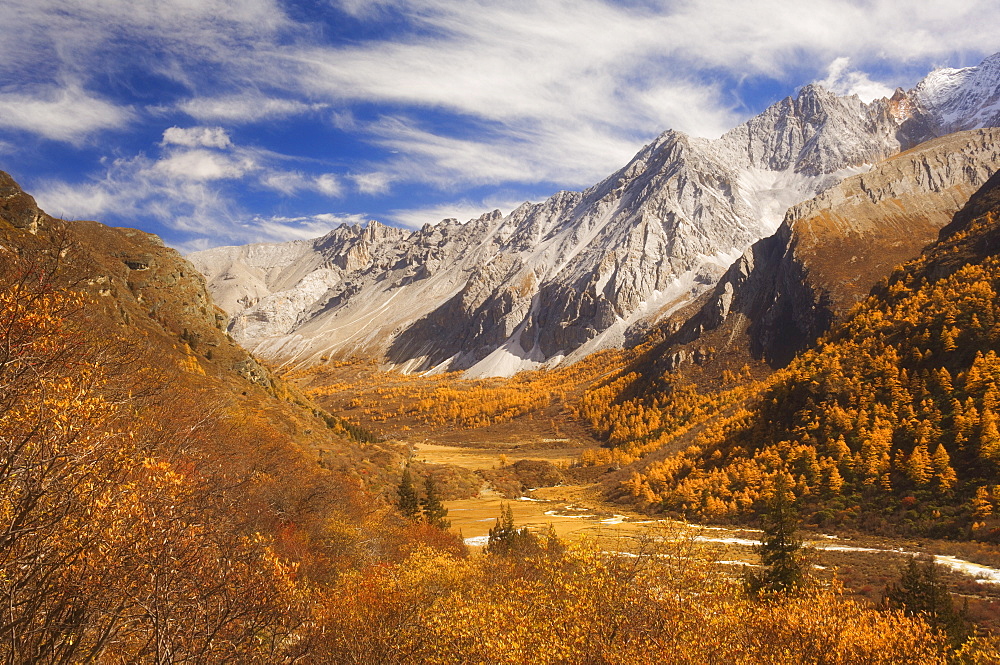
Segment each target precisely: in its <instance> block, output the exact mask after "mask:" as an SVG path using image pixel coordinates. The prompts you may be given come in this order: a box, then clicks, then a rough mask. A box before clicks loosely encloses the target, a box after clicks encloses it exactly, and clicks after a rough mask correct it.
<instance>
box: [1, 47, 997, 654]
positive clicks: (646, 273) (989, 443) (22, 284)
mask: <svg viewBox="0 0 1000 665" xmlns="http://www.w3.org/2000/svg"><path fill="white" fill-rule="evenodd" d="M0 301H2V305H0V386H2V388H3V390H2V391H0V446H2V457H0V599H2V600H3V607H4V610H3V612H0V659H3V660H4V662H9V663H18V664H20V663H34V662H46V663H48V662H52V663H55V662H61V663H115V662H136V663H145V662H149V663H174V662H178V663H180V662H188V663H227V662H228V663H232V662H239V663H289V664H291V663H345V662H353V663H414V662H426V663H451V662H503V663H536V662H552V663H555V662H572V663H622V664H626V663H654V662H678V663H706V662H726V663H728V662H733V663H759V662H774V663H789V664H791V663H800V662H831V663H845V664H846V663H856V662H872V663H980V662H998V659H1000V584H998V583H1000V360H998V353H1000V54H997V55H994V56H991V57H990V58H987V59H986V60H984V61H983V62H982V63H981V64H980V65H978V66H976V67H969V68H965V69H961V70H952V69H944V70H937V71H935V72H932V73H931V74H929V75H928V76H927V77H925V78H924V79H923V80H922V81H921V82H920V83H919V84H918V85H916V86H915V87H914V88H913V89H912V90H909V91H903V90H897V91H896V92H895V94H893V95H892V96H891V97H887V98H882V99H878V100H875V101H873V102H871V103H864V102H862V101H861V100H860V99H858V98H857V97H856V96H849V97H843V96H837V95H835V94H833V93H831V92H828V91H826V90H824V89H823V88H822V87H821V86H819V85H809V86H806V87H804V88H802V89H801V90H800V91H798V93H797V94H796V96H795V97H787V98H785V99H784V100H782V101H780V102H778V103H776V104H774V105H772V106H770V107H769V108H768V109H767V110H765V111H764V112H763V113H761V114H760V115H758V116H756V117H754V118H751V119H749V120H748V121H746V122H744V123H743V124H741V125H739V126H737V127H735V128H733V129H732V130H730V131H729V132H726V133H725V134H723V135H722V136H721V137H720V138H718V139H713V140H709V139H702V138H696V137H690V136H687V135H685V134H682V133H680V132H675V131H667V132H664V133H663V134H661V135H660V136H659V137H657V138H656V139H655V140H654V141H652V142H651V143H650V144H648V145H647V146H645V147H644V148H643V149H642V150H640V151H639V153H638V154H636V156H635V157H634V158H633V159H632V160H631V161H630V162H629V163H628V164H627V165H626V166H625V167H623V168H622V169H620V170H619V171H617V172H616V173H614V174H612V175H610V176H608V177H607V178H606V179H605V180H603V181H602V182H600V183H598V184H596V185H594V186H593V187H590V188H588V189H586V190H584V191H582V192H568V191H564V192H559V193H557V194H555V195H553V196H551V197H550V198H548V199H547V200H545V201H544V202H541V203H531V202H527V203H524V204H522V205H521V206H519V207H517V208H516V209H514V210H513V211H512V212H510V213H509V214H506V215H505V214H503V213H502V212H500V211H499V210H497V211H493V212H490V213H486V214H484V215H482V216H480V217H478V218H476V219H473V220H470V221H468V222H465V223H461V222H459V221H458V220H455V219H446V220H443V221H441V222H440V223H438V224H427V225H425V226H423V227H422V228H420V229H417V230H412V231H411V230H404V229H399V228H394V227H390V226H386V225H383V224H381V223H379V222H377V221H370V222H368V223H367V224H365V225H363V226H357V225H347V224H345V225H341V226H339V227H337V228H335V229H333V230H331V231H330V232H329V233H327V234H326V235H324V236H322V237H320V238H316V239H314V240H299V241H294V242H287V243H272V244H251V245H245V246H235V247H218V248H214V249H209V250H204V251H200V252H196V253H193V254H191V255H189V256H188V257H182V256H181V255H180V254H179V253H178V252H176V251H175V250H173V249H170V248H168V247H166V246H164V245H163V243H162V242H160V241H159V239H158V238H157V237H156V236H153V235H151V234H147V233H144V232H142V231H137V230H133V229H126V228H112V227H108V226H105V225H103V224H100V223H99V222H88V221H64V220H60V219H57V218H54V217H51V216H49V215H47V214H45V213H44V212H43V211H42V210H40V209H39V207H38V205H37V204H36V202H35V200H34V199H33V198H32V197H31V196H30V195H29V194H28V193H26V192H24V191H23V190H22V189H21V188H20V186H19V185H18V184H17V183H16V182H15V181H14V179H13V178H11V177H10V176H9V175H8V174H6V173H3V172H0ZM776 523H777V527H775V524H776ZM776 529H777V532H778V533H779V535H781V537H784V536H787V537H788V540H787V542H786V543H785V545H784V546H787V552H786V555H787V556H786V557H785V558H784V559H781V560H779V562H778V564H773V562H772V563H769V561H768V559H767V558H766V557H767V555H768V547H769V543H770V544H771V545H773V543H774V538H775V532H776ZM782 529H784V530H785V531H782ZM796 530H798V531H799V533H800V534H804V537H805V538H806V540H808V542H809V543H810V545H811V549H804V550H802V549H799V547H798V540H797V538H798V537H797V536H795V532H796ZM918 560H919V566H927V568H926V570H929V571H931V572H927V573H923V574H925V575H927V576H929V577H928V579H929V581H927V580H925V582H926V584H925V586H924V587H921V588H922V589H923V591H921V593H924V594H925V595H927V594H932V595H933V597H934V598H935V599H937V600H936V601H935V602H937V601H940V603H941V605H940V612H939V613H929V612H926V611H920V610H919V609H915V606H914V605H913V603H915V602H916V601H914V597H915V596H916V595H917V592H915V591H913V589H911V588H909V587H907V584H909V583H911V582H913V576H914V575H916V574H917V573H915V572H913V571H917V570H918V568H917V567H918ZM783 565H784V566H788V567H791V568H794V570H795V571H796V572H797V573H798V574H799V575H800V576H801V579H800V580H799V581H793V582H789V583H788V584H786V585H785V586H781V587H780V588H775V589H771V590H761V589H759V588H757V589H755V588H754V587H753V580H755V579H758V580H759V579H762V578H761V577H759V576H760V575H765V576H766V574H769V573H770V572H773V571H774V570H779V569H780V568H781V566H783ZM934 565H937V567H936V568H935V567H934ZM907 566H910V568H907ZM908 570H909V571H910V573H908V572H907V571H908ZM937 570H940V571H941V572H939V573H935V572H934V571H937ZM908 574H909V575H910V577H909V578H908V577H907V575H908ZM935 575H939V577H935ZM901 589H903V590H904V591H905V590H909V591H911V592H913V594H914V595H911V596H908V597H907V600H906V602H903V603H902V604H901V605H898V604H897V605H894V604H893V602H895V601H893V600H892V598H893V597H895V596H894V594H895V595H898V594H900V593H902V592H901V591H900V590H901ZM949 592H950V593H951V594H954V595H955V596H956V605H955V606H954V607H953V605H952V603H953V601H952V599H951V595H949ZM945 599H946V600H945ZM907 603H910V604H907ZM945 606H947V608H949V609H948V610H947V612H946V611H945ZM957 607H964V609H961V610H959V609H957ZM935 612H937V611H935Z"/></svg>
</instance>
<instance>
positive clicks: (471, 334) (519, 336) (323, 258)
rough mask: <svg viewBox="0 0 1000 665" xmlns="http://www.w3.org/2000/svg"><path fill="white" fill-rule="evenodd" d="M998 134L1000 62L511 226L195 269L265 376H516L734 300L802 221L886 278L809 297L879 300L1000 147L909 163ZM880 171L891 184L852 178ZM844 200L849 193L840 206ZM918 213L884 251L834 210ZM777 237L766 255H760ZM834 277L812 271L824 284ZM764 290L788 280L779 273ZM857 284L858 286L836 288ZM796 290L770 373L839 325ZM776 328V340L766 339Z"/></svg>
mask: <svg viewBox="0 0 1000 665" xmlns="http://www.w3.org/2000/svg"><path fill="white" fill-rule="evenodd" d="M998 125H1000V54H997V55H994V56H991V57H990V58H987V59H986V60H984V61H983V62H982V63H981V64H980V65H978V66H976V67H969V68H964V69H940V70H936V71H934V72H932V73H930V74H929V75H928V76H927V77H925V78H924V79H923V80H922V81H921V82H920V83H918V84H917V85H916V86H915V87H914V88H913V89H911V90H909V91H904V90H902V89H899V90H897V91H896V92H895V94H893V95H892V97H889V98H882V99H878V100H875V101H873V102H871V103H864V102H862V101H861V100H860V99H859V98H858V97H856V96H837V95H835V94H833V93H831V92H829V91H827V90H824V89H823V88H822V87H820V86H818V85H808V86H805V87H804V88H802V89H801V90H800V91H799V92H798V94H797V96H796V97H794V98H792V97H787V98H785V99H783V100H781V101H780V102H778V103H776V104H774V105H772V106H771V107H769V108H768V109H767V110H765V111H764V112H763V113H761V114H760V115H758V116H756V117H753V118H751V119H750V120H748V121H746V122H745V123H743V124H741V125H739V126H737V127H735V128H733V129H732V130H730V131H729V132H727V133H725V134H724V135H723V136H721V137H720V138H718V139H714V140H709V139H703V138H695V137H690V136H687V135H684V134H682V133H680V132H675V131H667V132H664V133H663V134H661V135H660V136H659V137H657V138H656V140H655V141H653V142H652V143H650V144H649V145H647V146H645V147H644V148H643V149H642V150H640V151H639V153H638V154H637V155H636V156H635V157H634V158H633V159H632V160H631V161H630V162H629V163H628V164H627V165H626V166H625V167H623V168H622V169H621V170H619V171H617V172H616V173H614V174H612V175H611V176H609V177H608V178H606V179H605V180H603V181H602V182H600V183H598V184H596V185H594V186H593V187H591V188H589V189H587V190H585V191H583V192H559V193H557V194H555V195H553V196H552V197H550V198H549V199H548V200H546V201H544V202H541V203H524V204H522V205H521V206H520V207H518V208H517V209H515V210H513V211H512V212H511V213H509V214H507V215H504V214H502V213H501V212H500V211H493V212H490V213H487V214H484V215H482V216H481V217H479V218H477V219H474V220H470V221H468V222H464V223H463V222H459V221H458V220H455V219H446V220H443V221H441V222H440V223H437V224H427V225H425V226H424V227H423V228H421V229H419V230H415V231H406V230H402V229H397V228H391V227H388V226H384V225H382V224H380V223H378V222H375V221H372V222H369V223H368V224H367V225H366V226H364V227H359V226H348V225H342V226H340V227H339V228H336V229H334V230H333V231H331V232H330V233H328V234H327V235H325V236H323V237H322V238H318V239H316V240H312V241H295V242H290V243H277V244H257V245H247V246H242V247H221V248H215V249H211V250H206V251H203V252H197V253H194V254H192V255H190V256H189V257H188V258H189V259H190V260H191V261H192V263H194V265H195V266H196V267H197V268H198V269H199V270H200V271H202V272H203V273H204V274H205V276H206V278H207V279H208V285H209V288H210V290H211V292H212V294H213V296H214V297H215V300H216V302H218V303H219V305H220V306H221V307H222V308H223V309H225V310H226V311H227V312H228V313H229V315H230V316H231V322H230V324H229V331H230V333H231V334H232V335H233V337H234V338H235V339H236V340H237V341H239V342H240V343H241V344H243V345H244V346H246V347H247V348H249V349H250V350H252V351H253V352H255V353H256V354H258V355H260V356H262V357H264V358H267V359H269V360H272V361H275V362H279V363H284V364H290V365H293V366H306V365H311V364H318V363H321V362H324V361H325V360H328V359H331V358H335V357H340V356H362V357H368V358H373V359H376V360H378V361H379V362H380V363H382V364H383V365H384V366H387V367H394V368H398V369H401V370H403V371H444V370H449V371H452V370H465V372H466V375H467V376H492V375H510V374H513V373H515V372H517V371H520V370H522V369H529V368H535V367H540V366H552V365H554V364H557V363H559V362H565V361H573V360H576V359H579V358H581V357H583V356H584V355H586V354H587V353H590V352H592V351H595V350H599V349H601V348H608V347H615V346H621V345H624V344H626V343H628V342H629V341H630V340H634V339H638V338H640V337H641V336H642V335H643V334H644V332H645V331H646V330H648V329H649V328H650V327H651V326H652V325H653V324H655V323H656V322H657V321H661V320H663V319H665V318H666V317H668V316H669V315H670V314H674V313H677V312H680V311H688V310H690V309H691V307H692V306H693V303H694V302H695V300H696V299H697V298H698V297H699V296H702V297H704V295H703V294H706V293H707V292H709V291H710V290H711V289H712V288H713V287H715V286H716V284H717V283H718V282H719V279H720V278H722V277H724V276H725V280H724V284H723V286H722V287H721V288H722V289H723V290H724V289H726V288H727V287H726V286H725V284H729V285H730V287H729V288H732V286H733V284H734V283H735V282H734V280H735V281H740V280H741V279H743V281H746V279H749V276H750V274H751V273H753V266H752V265H751V264H754V265H756V263H759V262H760V261H762V260H763V259H764V258H765V255H767V256H771V255H772V254H774V255H778V254H780V255H782V256H792V257H793V259H794V256H801V255H805V254H809V253H810V252H811V250H809V249H808V245H809V242H812V240H810V241H808V242H807V241H802V240H801V238H800V237H799V236H796V238H795V239H792V236H790V235H789V233H790V231H791V229H792V227H793V226H794V224H793V221H794V219H797V218H808V220H810V221H804V222H800V223H799V226H800V227H801V229H802V230H803V231H804V230H805V229H806V228H810V229H814V230H816V229H820V228H822V229H823V234H825V236H826V238H827V240H824V241H821V242H820V244H823V243H828V244H830V243H832V244H833V245H838V244H839V247H840V249H842V250H844V257H845V258H846V260H848V261H851V260H852V258H851V257H854V259H855V260H858V257H861V258H860V260H861V261H862V263H864V262H866V261H867V260H868V259H867V258H866V257H870V256H871V255H872V250H873V249H877V250H878V251H877V255H878V257H879V259H880V260H882V262H883V264H884V267H883V268H881V269H877V268H871V269H869V268H870V267H866V268H864V270H863V271H862V272H859V273H857V274H853V275H851V276H849V277H846V278H845V277H844V275H841V274H839V273H838V270H834V271H833V272H830V271H829V270H828V271H827V274H826V275H825V276H819V277H818V279H820V281H821V282H822V281H823V280H826V282H824V283H825V286H822V287H821V290H822V291H823V294H826V295H823V294H821V293H818V292H815V289H814V290H813V291H814V292H813V294H812V296H810V297H812V298H813V299H814V300H815V299H816V298H819V300H822V299H823V298H824V297H826V298H829V299H831V302H837V303H841V304H843V303H846V302H847V301H849V300H850V299H851V298H852V297H856V296H858V294H863V293H864V292H866V291H867V288H868V287H870V286H871V282H870V281H869V280H870V279H871V278H872V277H877V276H878V273H879V270H882V271H885V270H888V268H889V267H891V265H892V264H893V263H894V262H896V261H898V260H901V259H903V258H906V257H907V256H908V255H912V253H914V252H916V251H918V250H919V247H920V246H921V243H925V242H927V241H929V240H930V239H932V238H931V235H930V231H931V230H932V229H934V228H937V227H940V226H941V225H943V224H944V223H946V221H947V219H948V218H949V216H950V215H951V214H953V213H954V212H955V211H956V210H957V209H958V208H959V207H961V205H962V204H963V203H964V200H965V199H966V198H967V197H968V196H969V195H970V194H971V193H972V192H973V191H974V190H975V189H977V188H978V187H979V186H981V185H982V184H983V182H985V180H986V179H987V178H988V177H989V175H990V174H991V173H992V172H993V171H995V170H996V168H997V164H996V151H995V150H994V149H993V148H992V146H993V145H995V138H996V137H995V136H994V135H993V134H992V133H980V134H973V135H969V137H968V138H967V139H963V140H966V141H967V142H968V149H965V148H962V149H960V150H958V152H957V153H953V149H954V148H955V146H952V145H949V144H936V145H937V146H938V150H939V152H938V153H934V154H932V153H930V152H928V149H929V148H925V147H921V148H920V149H919V150H917V152H916V153H914V154H910V153H909V152H908V151H911V150H913V149H914V148H916V147H917V146H919V145H921V144H923V143H924V142H926V141H929V140H932V139H938V138H940V137H944V136H948V135H951V134H954V133H955V132H960V131H966V130H971V129H978V128H983V127H994V126H998ZM901 153H902V154H901ZM897 156H898V157H897ZM886 160H889V161H886ZM873 167H875V169H874V171H877V173H878V174H880V175H877V176H872V177H871V178H868V179H866V177H865V176H862V177H861V178H860V179H858V178H857V177H856V176H859V175H860V174H868V173H869V172H872V171H873ZM893 169H897V172H896V175H893ZM907 169H909V171H907ZM911 172H912V173H913V174H917V175H920V176H921V177H916V178H909V177H908V175H907V174H910V173H911ZM852 176H855V178H854V179H851V178H852ZM845 179H847V180H845ZM892 182H898V183H904V182H905V184H897V185H893V184H892ZM841 183H849V184H845V185H844V186H843V187H840V188H839V189H838V186H840V185H841ZM845 187H846V189H845ZM852 187H853V188H854V189H851V188H852ZM872 188H874V189H877V190H879V191H878V192H877V193H872V192H874V190H873V189H872ZM904 190H905V191H904ZM911 198H912V199H914V200H916V199H920V200H921V203H920V205H922V206H925V207H926V208H927V209H928V211H929V212H928V216H927V220H926V221H927V224H926V228H923V229H910V228H908V226H907V224H908V222H903V221H901V220H899V219H898V220H897V221H896V222H895V226H893V224H890V225H889V227H886V229H885V232H886V233H888V235H887V236H884V237H883V235H882V233H883V225H881V224H874V223H873V225H872V226H871V228H869V229H867V230H858V229H855V228H852V227H851V226H850V224H849V223H846V222H844V221H843V219H844V217H843V213H837V214H835V213H828V212H825V211H829V210H831V209H833V208H835V207H837V206H844V205H851V204H850V200H854V203H855V204H856V205H859V206H862V207H865V208H871V210H870V212H871V215H873V219H875V218H877V219H879V220H882V221H888V220H891V219H892V215H891V213H889V212H886V211H887V210H890V209H891V202H892V201H893V200H898V201H899V202H903V201H904V199H905V200H906V201H907V204H908V202H909V199H911ZM900 204H901V203H900ZM793 206H794V208H793V210H792V211H790V212H789V213H788V215H786V211H788V210H789V208H790V207H793ZM886 206H889V207H886ZM876 208H879V209H881V212H879V211H876V210H875V209H876ZM931 209H933V212H930V211H931ZM789 215H790V216H791V217H789ZM838 220H839V221H838ZM783 222H784V223H783ZM775 232H777V235H774V234H775ZM800 235H801V237H806V235H808V237H809V238H812V239H815V238H817V237H818V236H817V234H816V233H815V232H813V233H811V234H800ZM765 238H769V239H770V240H769V243H770V244H768V245H754V243H758V241H761V240H762V239H765ZM839 238H847V239H849V240H850V242H849V243H848V244H850V243H853V249H850V250H848V247H847V245H844V244H842V243H840V241H839V240H837V239H839ZM790 243H791V244H790ZM814 244H815V243H814ZM883 248H886V249H887V252H883V251H882V250H883ZM748 250H750V254H747V252H748ZM848 251H850V253H851V257H847V256H846V252H848ZM822 260H825V259H822ZM822 260H821V259H815V260H814V261H812V264H810V267H809V268H808V269H809V270H811V271H812V272H815V273H816V274H817V275H820V274H821V273H822V269H821V268H820V267H819V264H820V263H821V262H822ZM839 260H840V259H836V260H835V263H836V262H837V261H839ZM807 263H808V262H807ZM792 264H795V265H794V266H793V265H791V264H789V266H788V268H789V269H794V270H802V269H804V268H803V266H804V264H803V263H802V262H801V261H799V262H798V263H796V260H793V261H792ZM795 266H797V267H795ZM833 267H835V268H836V267H837V266H833ZM734 270H735V271H736V272H735V273H734ZM817 271H818V272H817ZM866 271H867V272H866ZM757 272H758V273H761V272H762V273H765V274H771V273H772V272H773V270H772V269H771V266H770V264H768V262H767V261H766V260H764V261H763V264H762V265H761V266H760V267H758V268H757ZM840 272H843V271H840ZM743 273H746V276H745V277H746V279H744V278H741V277H739V275H740V274H743ZM835 273H838V274H835ZM799 277H801V275H799V276H798V277H789V276H788V275H786V276H785V277H779V280H786V281H787V280H788V279H791V281H792V282H800V281H802V280H801V279H799ZM843 279H847V280H848V281H851V280H853V281H854V283H855V285H856V287H857V288H856V289H854V288H853V287H850V286H846V287H845V286H842V285H840V284H839V281H843ZM830 280H832V281H830ZM793 291H795V288H794V287H793V288H791V289H790V290H789V289H784V290H783V291H782V293H783V294H785V295H784V298H783V299H782V301H781V302H782V303H783V304H781V305H780V306H777V307H771V308H770V309H769V310H768V313H764V314H762V315H761V317H763V318H761V317H758V318H757V321H758V323H757V324H756V325H757V327H756V328H755V330H756V333H755V334H756V339H757V341H756V342H755V344H757V345H758V347H760V348H756V347H755V354H756V355H758V356H761V355H763V356H767V357H768V358H769V359H770V361H771V362H777V363H780V362H782V361H787V359H788V358H790V354H791V353H793V352H794V349H797V348H799V347H800V346H801V345H802V344H803V343H805V342H804V341H803V340H808V339H809V338H811V337H814V336H815V334H816V331H817V330H820V329H822V328H823V327H824V326H825V325H826V323H824V321H825V319H824V317H827V318H829V312H828V311H827V310H829V307H827V306H826V305H825V304H822V303H821V304H820V306H818V307H817V308H816V310H815V312H814V314H803V313H802V312H801V311H800V310H799V309H798V306H799V305H805V303H806V300H807V298H806V296H802V297H798V296H792V295H791V293H792V292H793ZM855 291H856V292H855ZM727 297H728V296H726V295H725V293H724V292H720V293H716V297H715V300H714V302H715V304H714V305H713V307H715V309H716V310H718V311H719V312H720V314H721V316H722V318H725V317H726V315H727V314H728V308H729V305H723V306H722V307H721V309H720V307H719V303H720V302H721V301H725V300H726V298H727ZM720 298H721V301H720ZM789 298H790V299H789ZM817 302H818V301H817ZM824 302H825V301H824ZM813 304H815V303H813ZM786 306H787V307H786ZM738 307H739V305H738ZM788 307H791V309H788ZM808 307H811V305H808V306H807V309H808ZM722 310H727V311H722ZM809 311H813V310H809ZM803 316H804V317H805V318H804V319H803ZM810 316H813V317H814V319H815V320H812V321H810V320H808V319H809V317H810ZM789 317H791V318H789ZM710 318H711V317H710V316H708V314H707V313H706V314H705V315H703V316H702V317H701V319H702V322H700V323H692V324H690V325H689V326H688V327H687V332H686V333H685V334H686V335H687V337H688V338H690V337H692V333H691V329H692V328H693V327H698V326H701V327H702V328H705V327H712V326H713V325H715V323H713V322H712V321H709V320H708V319H710ZM799 319H802V320H799ZM789 320H790V321H793V325H792V327H791V328H789V327H788V325H786V323H787V321H789ZM767 321H771V328H772V332H766V331H765V330H764V328H767V326H768V325H769V324H767ZM716 327H717V326H716ZM779 329H780V330H783V331H789V330H791V331H792V333H791V334H792V335H793V336H794V337H795V339H793V340H791V341H790V345H789V344H785V340H783V339H780V338H779V337H780V335H779V336H778V337H775V334H776V333H775V332H774V330H779ZM781 334H785V333H781ZM768 335H770V337H768ZM684 339H687V338H684ZM769 340H770V341H769ZM688 341H690V340H688ZM765 347H767V348H765ZM786 347H787V348H786ZM781 349H785V350H781ZM789 349H790V350H789Z"/></svg>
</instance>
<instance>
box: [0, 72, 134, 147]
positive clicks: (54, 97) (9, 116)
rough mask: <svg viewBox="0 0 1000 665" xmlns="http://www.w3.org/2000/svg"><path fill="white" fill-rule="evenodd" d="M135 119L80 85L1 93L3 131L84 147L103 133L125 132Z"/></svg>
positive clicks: (127, 112) (129, 112)
mask: <svg viewBox="0 0 1000 665" xmlns="http://www.w3.org/2000/svg"><path fill="white" fill-rule="evenodd" d="M134 115H135V114H134V112H133V111H132V109H130V108H126V107H122V106H117V105H115V104H112V103H109V102H108V101H106V100H103V99H100V98H99V97H97V96H95V95H93V94H91V93H88V92H86V91H85V90H83V89H82V88H81V87H79V86H78V85H69V86H64V87H56V86H41V87H39V88H36V89H33V90H32V91H31V92H30V93H29V92H4V91H0V127H7V128H9V129H16V130H21V131H25V132H30V133H33V134H37V135H39V136H43V137H45V138H48V139H53V140H56V141H65V142H67V143H80V142H81V141H84V140H86V139H87V138H88V137H90V136H91V135H93V134H94V133H96V132H99V131H102V130H107V129H114V128H117V129H124V128H125V127H126V126H127V125H128V124H129V123H130V122H131V121H132V119H133V118H134Z"/></svg>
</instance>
